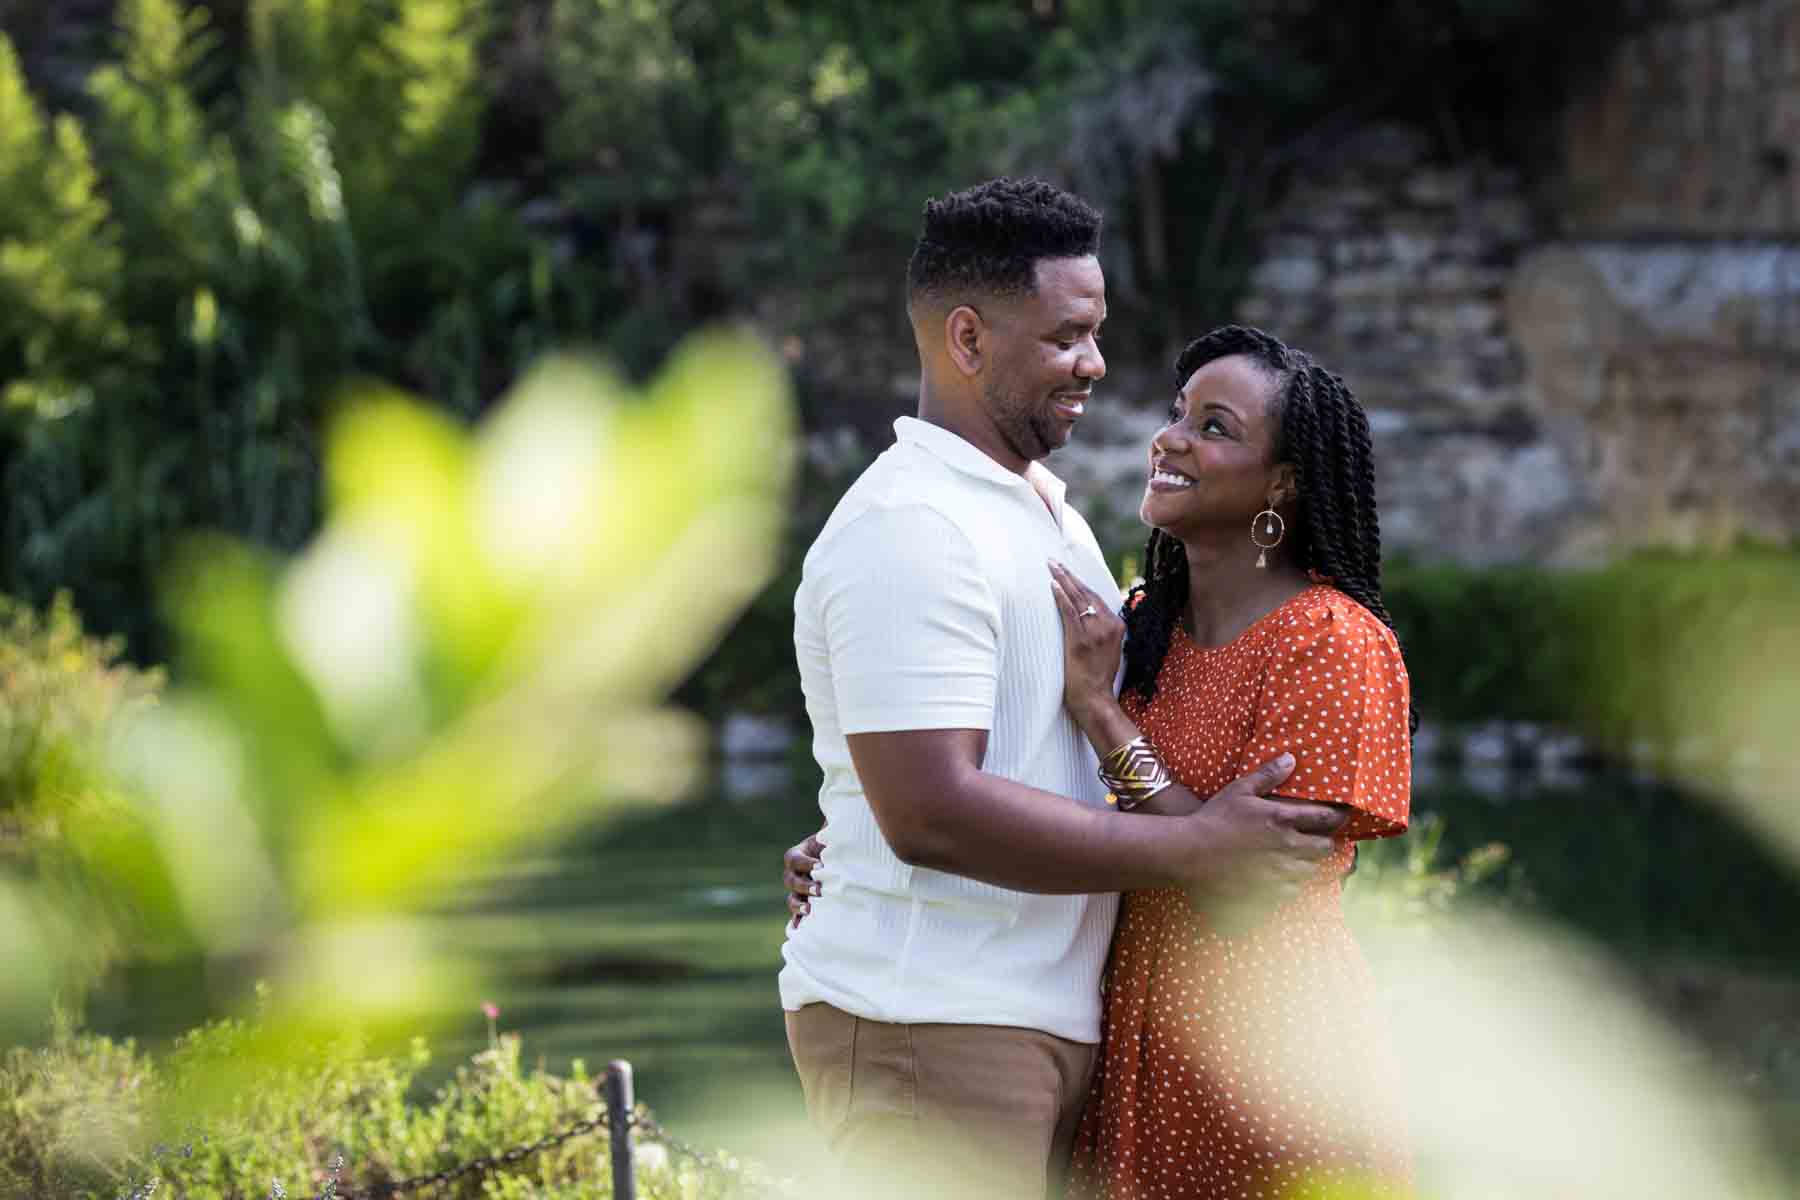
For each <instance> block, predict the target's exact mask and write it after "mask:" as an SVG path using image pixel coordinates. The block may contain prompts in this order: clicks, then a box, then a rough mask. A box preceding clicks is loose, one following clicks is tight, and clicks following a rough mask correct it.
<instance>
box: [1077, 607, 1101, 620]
mask: <svg viewBox="0 0 1800 1200" xmlns="http://www.w3.org/2000/svg"><path fill="white" fill-rule="evenodd" d="M1099 611H1100V610H1099V609H1097V608H1095V607H1094V606H1093V605H1091V604H1090V605H1088V606H1087V607H1086V608H1084V609H1082V610H1081V615H1082V617H1083V618H1086V617H1091V616H1094V615H1095V614H1097V613H1098V612H1099Z"/></svg>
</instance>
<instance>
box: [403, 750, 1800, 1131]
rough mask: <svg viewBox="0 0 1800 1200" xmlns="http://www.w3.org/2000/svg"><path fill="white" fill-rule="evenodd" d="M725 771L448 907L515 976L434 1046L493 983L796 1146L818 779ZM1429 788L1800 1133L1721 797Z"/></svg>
mask: <svg viewBox="0 0 1800 1200" xmlns="http://www.w3.org/2000/svg"><path fill="white" fill-rule="evenodd" d="M759 772H760V773H759ZM746 778H753V779H755V785H754V787H752V788H748V789H746V787H744V786H743V783H744V780H745V779H746ZM729 782H730V785H731V786H729V787H728V786H726V781H725V780H723V779H721V780H720V782H719V783H718V785H717V786H715V787H714V788H713V789H712V790H711V791H709V792H708V793H707V794H706V795H704V796H701V797H699V798H697V799H693V800H690V801H688V802H686V803H683V804H680V805H678V806H674V807H669V808H663V809H658V810H656V811H654V812H648V813H644V814H640V815H636V816H632V817H627V818H621V819H619V820H617V821H615V822H614V823H613V824H612V825H610V826H609V827H607V828H604V829H602V830H599V831H596V832H595V833H594V834H592V835H591V836H589V837H587V838H584V839H579V840H576V841H571V842H568V843H565V844H562V845H559V846H556V847H553V848H545V849H544V851H543V852H542V853H540V854H537V855H534V856H529V857H526V858H523V859H521V860H519V861H518V862H516V863H514V864H513V865H512V866H511V867H510V868H509V869H508V870H507V871H506V872H504V873H502V874H501V875H499V876H497V877H495V878H494V879H493V880H492V881H491V882H490V884H489V885H488V886H487V887H486V888H484V889H483V890H482V891H481V892H480V893H479V895H478V896H477V897H475V898H474V899H472V901H471V903H470V904H468V905H467V906H465V907H464V908H462V909H460V910H459V911H458V912H456V913H454V914H451V915H450V916H448V917H447V918H446V920H447V922H448V923H449V926H450V928H451V929H452V930H453V931H454V936H455V937H456V938H457V940H458V941H459V943H461V944H462V945H464V946H465V947H467V948H469V949H471V950H474V951H476V952H477V953H480V954H482V955H483V956H485V957H488V958H489V959H490V961H492V962H494V963H495V964H497V965H498V967H499V969H500V971H501V973H502V976H503V978H504V979H505V980H506V984H505V986H504V987H503V988H502V989H501V990H500V991H499V993H498V994H497V995H494V996H491V997H476V996H471V997H468V998H467V1002H466V1009H467V1019H466V1024H465V1025H463V1026H462V1028H463V1029H464V1030H465V1032H464V1033H463V1035H461V1036H460V1037H459V1036H456V1035H455V1034H453V1035H452V1036H451V1037H450V1038H448V1039H440V1041H439V1043H438V1046H439V1049H440V1052H441V1053H440V1058H439V1060H438V1062H439V1064H441V1066H442V1067H443V1068H444V1069H448V1067H449V1066H450V1065H451V1064H452V1063H453V1062H454V1061H455V1060H456V1059H457V1057H459V1056H461V1055H464V1054H466V1053H468V1052H471V1051H473V1050H475V1049H477V1048H479V1046H480V1045H481V1044H482V1043H483V1042H484V1040H485V1037H486V1032H485V1029H486V1026H485V1021H484V1019H483V1018H482V1016H481V1015H480V1012H479V1004H480V1002H481V1001H482V1000H484V999H492V1000H494V1001H495V1002H496V1003H498V1004H499V1006H500V1008H501V1010H502V1016H501V1020H500V1024H501V1026H502V1027H503V1028H506V1029H511V1030H517V1031H519V1032H520V1033H521V1034H522V1035H523V1037H524V1049H525V1057H526V1059H527V1061H532V1062H536V1061H540V1060H541V1061H543V1062H544V1063H545V1064H546V1065H547V1066H549V1067H550V1068H551V1069H553V1070H563V1069H565V1068H566V1066H567V1064H568V1063H569V1061H570V1060H571V1059H576V1058H579V1059H583V1060H585V1061H586V1062H587V1064H588V1066H589V1068H590V1070H594V1071H599V1070H602V1069H603V1068H604V1064H605V1062H606V1061H607V1060H608V1059H612V1058H626V1059H629V1060H630V1061H631V1062H632V1063H633V1065H634V1068H635V1071H636V1079H637V1091H638V1096H639V1099H640V1100H642V1101H643V1102H645V1103H647V1104H649V1105H651V1106H652V1107H653V1108H654V1109H655V1110H656V1111H657V1113H658V1115H659V1116H660V1117H661V1118H662V1119H663V1121H664V1123H665V1124H666V1125H668V1126H669V1127H670V1128H671V1129H672V1130H673V1131H674V1132H676V1133H677V1134H678V1135H679V1136H683V1137H685V1138H688V1139H690V1140H692V1141H694V1142H697V1143H700V1144H706V1145H716V1146H722V1147H726V1148H729V1149H732V1150H734V1151H737V1152H740V1153H747V1154H752V1155H754V1156H756V1157H758V1158H762V1159H764V1160H766V1161H781V1160H783V1159H784V1158H792V1157H793V1156H796V1155H801V1154H804V1153H806V1152H807V1151H806V1147H807V1145H808V1142H807V1140H806V1138H805V1135H804V1128H803V1114H802V1112H801V1105H800V1095H799V1089H798V1087H797V1085H796V1084H795V1082H794V1079H793V1074H792V1070H791V1068H790V1066H789V1064H788V1060H787V1052H786V1045H785V1038H784V1033H783V1027H782V1021H781V1013H780V1009H779V1005H778V1001H777V997H776V991H775V974H776V971H777V969H778V968H779V965H780V945H781V939H782V933H783V927H784V921H785V912H784V909H783V907H782V902H783V897H782V892H781V887H780V882H779V872H780V854H781V851H782V850H783V849H785V848H786V847H787V846H788V845H790V844H791V843H793V842H794V841H797V840H798V839H799V838H800V837H801V836H802V835H803V834H805V833H807V832H809V831H810V830H811V829H813V828H814V825H815V822H816V820H817V810H816V808H815V807H814V803H813V796H812V787H813V782H812V780H811V779H809V778H806V777H804V776H802V777H798V778H796V777H794V776H793V775H792V774H790V773H789V772H788V771H787V770H786V769H785V768H783V767H780V766H779V765H777V764H774V763H764V764H761V765H760V766H759V767H757V769H756V770H755V771H753V772H752V773H751V775H749V776H745V775H743V774H742V773H740V774H737V775H735V776H733V777H732V778H731V779H730V781H729ZM1415 804H1416V807H1417V809H1418V810H1419V811H1421V812H1431V813H1437V814H1439V815H1440V816H1441V817H1442V818H1443V820H1444V821H1445V822H1446V824H1445V835H1444V849H1445V850H1446V851H1447V854H1446V855H1445V857H1446V858H1449V859H1453V858H1455V857H1456V856H1458V855H1460V854H1461V853H1463V852H1464V851H1466V850H1468V849H1470V848H1473V847H1476V846H1480V845H1482V844H1484V843H1488V842H1491V841H1500V842H1504V843H1506V844H1507V845H1508V846H1509V847H1510V848H1511V851H1512V860H1511V867H1510V868H1509V872H1507V873H1506V877H1505V878H1502V879H1499V880H1496V881H1495V883H1494V884H1493V885H1492V886H1496V887H1504V888H1506V889H1509V890H1510V891H1511V893H1512V894H1513V895H1514V896H1515V897H1516V898H1518V899H1519V900H1520V902H1522V903H1529V904H1530V905H1531V906H1532V907H1533V908H1534V909H1535V910H1537V911H1538V912H1539V913H1540V914H1541V915H1543V916H1546V917H1548V918H1549V919H1552V920H1555V921H1558V922H1561V923H1564V924H1566V925H1567V926H1569V927H1570V928H1572V929H1573V930H1575V931H1576V932H1577V933H1579V934H1580V935H1582V936H1584V937H1585V938H1587V939H1591V940H1592V941H1593V942H1596V943H1599V944H1602V945H1604V946H1605V947H1606V948H1607V949H1608V950H1610V951H1612V952H1613V953H1614V954H1616V955H1617V956H1618V958H1619V959H1620V960H1621V962H1622V963H1623V964H1624V965H1626V966H1627V967H1629V968H1630V969H1631V971H1632V972H1633V973H1634V974H1635V976H1636V977H1637V978H1639V979H1641V980H1642V982H1643V986H1644V988H1645V990H1646V994H1647V998H1649V999H1650V1000H1651V1001H1652V1003H1653V1005H1657V1006H1661V1007H1663V1008H1664V1009H1665V1010H1668V1011H1670V1012H1671V1015H1673V1016H1675V1017H1677V1018H1678V1019H1680V1020H1681V1021H1682V1022H1684V1024H1686V1025H1687V1026H1688V1027H1689V1028H1691V1029H1694V1030H1698V1031H1701V1032H1702V1033H1706V1035H1707V1036H1710V1037H1713V1038H1714V1039H1715V1040H1716V1041H1720V1042H1722V1043H1723V1045H1722V1046H1721V1047H1719V1049H1720V1052H1721V1053H1723V1054H1724V1055H1726V1056H1727V1057H1728V1058H1731V1057H1732V1056H1734V1055H1735V1056H1738V1057H1740V1058H1742V1063H1741V1064H1740V1065H1734V1067H1733V1069H1734V1070H1741V1071H1742V1072H1757V1071H1760V1072H1761V1078H1762V1079H1763V1084H1764V1086H1765V1090H1766V1097H1765V1099H1766V1100H1767V1103H1768V1105H1769V1106H1770V1107H1771V1111H1772V1113H1773V1119H1776V1120H1778V1121H1780V1122H1783V1123H1785V1126H1786V1127H1787V1128H1788V1129H1789V1130H1790V1132H1792V1133H1794V1134H1800V921H1797V920H1796V916H1797V915H1800V876H1797V875H1796V873H1795V871H1794V870H1793V869H1792V868H1791V867H1789V866H1785V865H1783V864H1782V863H1781V862H1780V861H1779V860H1778V859H1776V858H1775V857H1772V856H1771V855H1770V854H1769V853H1768V852H1766V850H1765V849H1764V848H1763V847H1762V846H1761V844H1760V843H1759V842H1758V840H1757V839H1756V838H1755V837H1753V836H1751V835H1750V834H1749V833H1748V832H1746V831H1745V830H1744V829H1743V828H1741V827H1740V826H1739V825H1737V824H1736V823H1735V822H1734V821H1733V820H1732V819H1731V818H1730V817H1729V816H1727V815H1726V814H1725V813H1723V812H1722V811H1721V810H1719V809H1718V808H1716V807H1715V806H1713V805H1712V804H1710V803H1708V802H1706V801H1705V800H1703V799H1700V798H1698V797H1696V796H1693V795H1689V794H1687V793H1684V792H1682V791H1679V790H1676V789H1672V788H1669V787H1666V786H1662V785H1659V784H1655V783H1653V782H1650V781H1648V780H1646V779H1644V778H1642V777H1638V776H1633V775H1631V774H1629V773H1621V772H1606V771H1593V770H1590V771H1573V772H1572V771H1570V770H1568V769H1566V768H1558V769H1557V770H1556V771H1553V772H1548V773H1546V772H1543V771H1539V770H1529V771H1527V770H1516V769H1509V768H1506V767H1504V766H1498V767H1496V766H1493V765H1489V766H1485V767H1481V768H1479V769H1473V770H1471V769H1466V768H1456V767H1440V768H1439V769H1437V770H1435V771H1432V772H1429V773H1424V772H1422V773H1421V786H1420V788H1419V791H1418V795H1417V797H1416V800H1415ZM1349 886H1351V887H1355V886H1356V883H1355V881H1354V880H1352V881H1351V884H1350V885H1349ZM1744 981H1749V982H1748V983H1745V982H1744ZM1746 988H1748V991H1746V990H1745V989H1746ZM1665 993H1666V994H1665ZM1745 996H1748V997H1749V999H1745ZM1683 1006H1686V1007H1685V1008H1683ZM1708 1031H1711V1032H1708ZM1734 1042H1736V1043H1739V1044H1735V1045H1734V1044H1733V1043H1734ZM1759 1056H1761V1057H1760V1058H1759ZM1762 1059H1766V1060H1767V1061H1766V1062H1764V1061H1762ZM1733 1062H1734V1064H1735V1063H1736V1059H1735V1058H1734V1059H1733ZM1783 1072H1786V1073H1787V1075H1791V1076H1792V1078H1789V1077H1787V1075H1784V1074H1783ZM1794 1140H1795V1141H1800V1137H1796V1138H1795V1139H1794Z"/></svg>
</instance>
